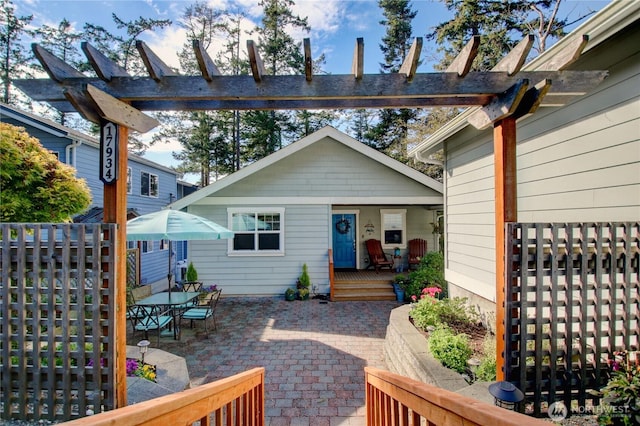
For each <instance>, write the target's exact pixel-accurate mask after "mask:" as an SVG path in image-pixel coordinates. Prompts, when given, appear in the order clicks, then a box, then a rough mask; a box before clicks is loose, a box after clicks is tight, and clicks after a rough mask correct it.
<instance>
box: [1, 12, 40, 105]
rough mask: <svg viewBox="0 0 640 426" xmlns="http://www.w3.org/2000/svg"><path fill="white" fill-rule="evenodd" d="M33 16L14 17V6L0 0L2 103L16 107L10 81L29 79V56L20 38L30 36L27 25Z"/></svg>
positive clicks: (16, 101)
mask: <svg viewBox="0 0 640 426" xmlns="http://www.w3.org/2000/svg"><path fill="white" fill-rule="evenodd" d="M32 20H33V15H29V16H16V15H15V6H14V5H13V3H12V2H11V1H10V0H0V55H1V57H0V84H1V85H2V102H4V103H6V104H12V105H17V104H18V103H19V102H18V100H17V99H16V98H15V97H14V96H13V95H12V93H11V86H12V83H11V82H12V81H13V80H15V79H18V78H23V77H31V73H30V70H29V68H28V65H26V64H27V63H28V61H29V59H30V57H31V54H30V53H29V51H28V50H27V48H26V47H25V46H24V44H23V43H22V36H24V35H26V36H32V35H33V34H32V32H31V31H30V30H29V29H28V25H29V24H30V23H31V21H32Z"/></svg>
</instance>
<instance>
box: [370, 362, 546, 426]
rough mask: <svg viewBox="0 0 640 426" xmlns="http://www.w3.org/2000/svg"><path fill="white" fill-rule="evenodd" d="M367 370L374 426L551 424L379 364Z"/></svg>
mask: <svg viewBox="0 0 640 426" xmlns="http://www.w3.org/2000/svg"><path fill="white" fill-rule="evenodd" d="M364 374H365V385H366V389H365V390H366V393H365V399H366V424H367V425H370V426H378V425H386V426H421V425H429V426H449V425H468V426H472V425H487V426H506V425H512V426H526V425H541V426H542V425H548V424H549V423H547V422H544V421H542V420H538V419H534V418H532V417H528V416H525V415H524V414H520V413H517V412H515V411H509V410H505V409H504V408H500V407H496V406H495V405H489V404H487V403H484V402H482V401H479V400H477V399H473V398H469V397H467V396H463V395H460V394H457V393H454V392H450V391H447V390H445V389H442V388H439V387H437V386H433V385H429V384H426V383H424V382H420V381H417V380H413V379H410V378H408V377H404V376H400V375H398V374H394V373H390V372H388V371H384V370H379V369H377V368H372V367H365V368H364Z"/></svg>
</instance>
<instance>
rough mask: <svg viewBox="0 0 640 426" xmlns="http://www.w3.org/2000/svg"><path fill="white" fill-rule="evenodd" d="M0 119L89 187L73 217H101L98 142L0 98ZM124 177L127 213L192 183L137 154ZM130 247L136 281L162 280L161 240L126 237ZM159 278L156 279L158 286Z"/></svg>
mask: <svg viewBox="0 0 640 426" xmlns="http://www.w3.org/2000/svg"><path fill="white" fill-rule="evenodd" d="M0 120H1V121H2V122H4V123H9V124H12V125H15V126H18V127H23V128H25V129H26V131H27V132H28V133H29V134H30V135H31V136H33V137H35V138H37V139H38V140H40V143H41V144H42V145H43V146H44V147H45V148H47V149H48V150H50V151H51V152H53V153H54V154H55V155H56V156H57V157H58V159H59V160H60V161H61V162H62V163H65V164H68V165H70V166H73V167H74V168H75V169H76V171H77V172H76V175H77V177H79V178H83V179H85V180H86V182H87V185H88V186H89V189H90V190H91V198H92V204H91V207H90V208H89V210H88V211H87V212H84V213H83V214H82V215H78V217H77V218H75V221H86V222H102V203H103V190H104V186H103V183H102V181H101V180H100V178H99V167H98V164H99V159H100V150H99V148H100V142H99V141H98V140H97V139H94V138H93V137H91V136H88V135H86V134H83V133H81V132H78V131H76V130H73V129H71V128H68V127H65V126H62V125H60V124H57V123H55V122H53V121H50V120H47V119H44V118H42V117H38V116H36V115H33V114H30V113H27V112H24V111H21V110H19V109H16V108H15V107H13V106H10V105H6V104H1V103H0ZM124 176H125V177H126V179H127V182H128V183H127V192H128V196H127V207H128V216H129V218H131V217H133V216H139V215H142V214H146V213H151V212H154V211H157V210H160V209H163V208H165V207H166V206H167V204H169V203H171V202H173V201H175V200H176V199H177V197H179V196H180V195H182V194H184V193H191V192H193V191H194V189H193V185H191V184H188V183H179V182H178V181H177V173H176V172H175V171H174V170H172V169H170V168H168V167H164V166H162V165H160V164H158V163H154V162H152V161H149V160H146V159H144V158H142V157H140V156H137V155H129V166H128V168H127V170H126V171H124ZM129 244H130V248H133V247H136V246H137V247H138V248H139V249H140V260H141V262H140V263H141V271H140V284H152V283H155V282H158V281H160V282H164V287H162V288H166V279H167V273H168V270H167V269H168V266H167V265H168V255H169V250H168V245H167V244H166V242H162V241H143V242H137V243H136V242H130V243H129ZM181 244H182V243H181V242H178V243H177V244H175V243H174V251H176V252H177V254H178V256H174V263H175V259H176V258H177V260H180V259H182V258H183V257H180V256H184V255H183V254H182V253H184V250H183V249H182V247H181ZM160 285H161V284H159V287H160Z"/></svg>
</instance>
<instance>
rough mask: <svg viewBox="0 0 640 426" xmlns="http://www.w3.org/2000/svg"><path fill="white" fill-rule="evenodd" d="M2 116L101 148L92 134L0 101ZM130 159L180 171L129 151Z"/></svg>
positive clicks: (155, 166)
mask: <svg viewBox="0 0 640 426" xmlns="http://www.w3.org/2000/svg"><path fill="white" fill-rule="evenodd" d="M2 117H9V118H12V119H14V120H17V121H20V122H22V123H24V124H25V125H29V126H32V127H35V128H36V129H39V130H42V131H43V132H46V133H49V134H51V135H53V136H56V137H59V138H67V139H69V140H71V141H76V142H81V143H83V144H86V145H89V146H92V147H94V148H98V149H99V148H100V141H99V140H98V139H96V138H94V137H92V136H90V135H87V134H85V133H82V132H79V131H77V130H75V129H72V128H70V127H66V126H63V125H61V124H59V123H56V122H55V121H52V120H49V119H47V118H43V117H40V116H38V115H35V114H32V113H29V112H26V111H23V110H21V109H18V108H16V107H14V106H12V105H7V104H5V103H2V102H0V118H2ZM129 159H130V160H133V161H137V162H139V163H142V164H146V165H148V166H151V167H154V168H157V169H160V170H164V171H166V172H168V173H172V174H175V175H177V174H178V172H176V171H175V170H173V169H171V168H169V167H166V166H163V165H162V164H159V163H156V162H153V161H151V160H147V159H146V158H144V157H141V156H139V155H136V154H131V153H129Z"/></svg>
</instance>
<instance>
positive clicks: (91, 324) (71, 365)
mask: <svg viewBox="0 0 640 426" xmlns="http://www.w3.org/2000/svg"><path fill="white" fill-rule="evenodd" d="M115 229H116V228H115V225H113V224H109V225H105V224H0V232H1V234H0V237H1V241H0V259H1V263H0V276H1V277H2V282H1V284H0V285H1V286H0V296H1V301H0V303H1V306H0V369H1V371H2V379H0V386H1V389H2V401H0V404H1V413H2V418H3V419H20V420H44V419H48V420H55V421H60V420H69V419H72V418H76V417H83V416H85V415H86V413H87V412H91V411H92V412H95V413H97V412H100V411H104V410H108V409H112V408H113V407H114V392H115V376H114V369H115V365H114V364H113V363H114V360H115V356H114V354H115V344H114V341H113V338H114V337H113V336H114V333H113V330H114V317H115V316H114V312H115V309H114V304H113V297H111V296H112V295H113V289H114V285H115V283H114V280H113V276H112V274H111V273H110V272H108V271H114V254H113V253H114V252H115V241H114V238H115ZM110 236H111V237H110Z"/></svg>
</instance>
